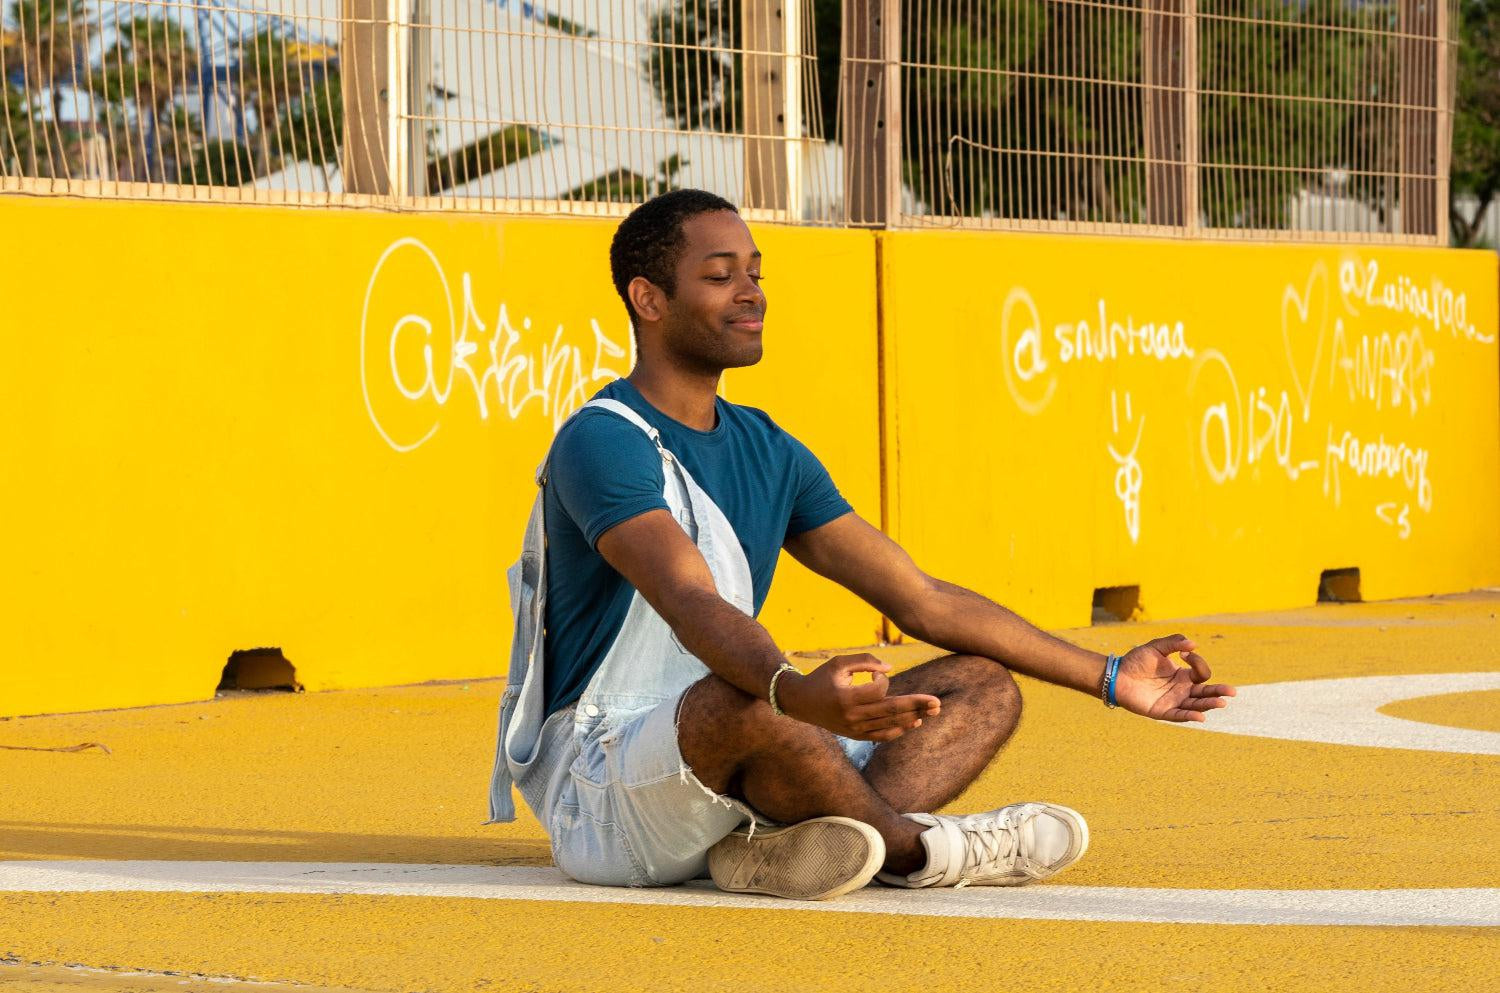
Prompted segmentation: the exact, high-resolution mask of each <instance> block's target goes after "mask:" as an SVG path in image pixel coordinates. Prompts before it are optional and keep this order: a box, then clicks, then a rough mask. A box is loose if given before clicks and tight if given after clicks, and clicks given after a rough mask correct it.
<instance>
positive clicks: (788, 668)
mask: <svg viewBox="0 0 1500 993" xmlns="http://www.w3.org/2000/svg"><path fill="white" fill-rule="evenodd" d="M796 671H797V667H796V666H794V665H792V664H791V663H790V662H783V663H781V668H780V669H777V670H776V672H775V673H774V674H773V675H772V676H771V694H770V697H771V713H773V714H779V715H785V714H786V711H784V710H782V709H781V704H779V703H777V702H776V680H778V679H780V678H781V674H782V673H783V672H796Z"/></svg>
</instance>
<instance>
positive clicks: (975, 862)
mask: <svg viewBox="0 0 1500 993" xmlns="http://www.w3.org/2000/svg"><path fill="white" fill-rule="evenodd" d="M961 827H962V830H963V836H964V867H963V871H962V872H961V873H960V874H959V877H958V882H957V883H955V884H954V886H953V888H954V889H962V888H964V887H965V886H968V885H969V884H970V883H971V882H972V881H973V879H974V877H975V876H976V875H985V874H988V873H996V872H1001V871H1002V870H1003V871H1007V872H1008V871H1009V870H1010V869H1012V868H1013V867H1014V865H1015V859H1016V853H1017V851H1018V850H1019V849H1020V846H1021V832H1020V829H1019V828H1018V827H1017V826H1016V825H1015V824H1014V823H1013V822H1012V821H1011V819H1010V815H1009V814H1000V815H998V816H995V817H966V818H964V822H963V824H962V825H961Z"/></svg>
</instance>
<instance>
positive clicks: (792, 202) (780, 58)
mask: <svg viewBox="0 0 1500 993" xmlns="http://www.w3.org/2000/svg"><path fill="white" fill-rule="evenodd" d="M801 2H802V0H744V2H743V4H742V5H741V7H740V39H741V45H742V46H743V50H744V56H743V58H744V73H743V75H742V79H743V81H744V91H743V94H742V97H741V99H742V101H743V111H744V113H743V119H744V122H745V127H744V134H745V137H744V142H745V146H744V147H745V194H744V197H745V202H744V206H746V207H757V208H764V209H770V210H781V211H786V212H787V215H788V219H789V220H794V221H796V220H801V218H802V63H801V56H802V18H801V9H800V6H799V5H800V4H801Z"/></svg>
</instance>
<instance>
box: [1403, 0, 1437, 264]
mask: <svg viewBox="0 0 1500 993" xmlns="http://www.w3.org/2000/svg"><path fill="white" fill-rule="evenodd" d="M1442 2H1444V0H1437V2H1434V0H1400V13H1399V16H1398V18H1397V29H1398V31H1399V32H1400V34H1401V43H1400V50H1401V60H1400V72H1401V82H1400V93H1401V134H1400V155H1401V159H1400V161H1401V167H1400V173H1401V194H1400V197H1401V231H1402V233H1403V234H1416V235H1432V236H1435V235H1436V234H1437V216H1436V215H1437V211H1436V209H1435V208H1436V206H1437V181H1436V180H1437V157H1438V156H1437V127H1436V124H1437V122H1436V116H1437V106H1436V105H1437V95H1438V81H1437V74H1436V73H1435V72H1434V71H1433V69H1434V67H1435V61H1436V60H1434V59H1433V58H1431V57H1430V56H1429V52H1430V51H1431V48H1432V46H1433V44H1434V43H1435V35H1436V31H1437V24H1438V18H1437V17H1436V16H1435V13H1436V8H1437V7H1438V6H1439V4H1440V3H1442Z"/></svg>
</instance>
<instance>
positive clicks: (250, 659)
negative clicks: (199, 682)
mask: <svg viewBox="0 0 1500 993" xmlns="http://www.w3.org/2000/svg"><path fill="white" fill-rule="evenodd" d="M277 690H280V691H282V692H286V693H300V692H301V691H302V684H301V683H299V682H297V669H296V667H295V666H293V665H292V664H291V663H290V662H288V661H287V659H286V656H285V655H282V654H281V649H279V648H250V649H245V650H243V651H238V652H234V653H233V654H231V655H230V656H229V661H228V662H227V663H225V665H224V673H223V675H222V676H220V677H219V688H218V692H219V693H220V694H223V693H230V692H234V691H241V692H259V693H264V692H273V691H277Z"/></svg>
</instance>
